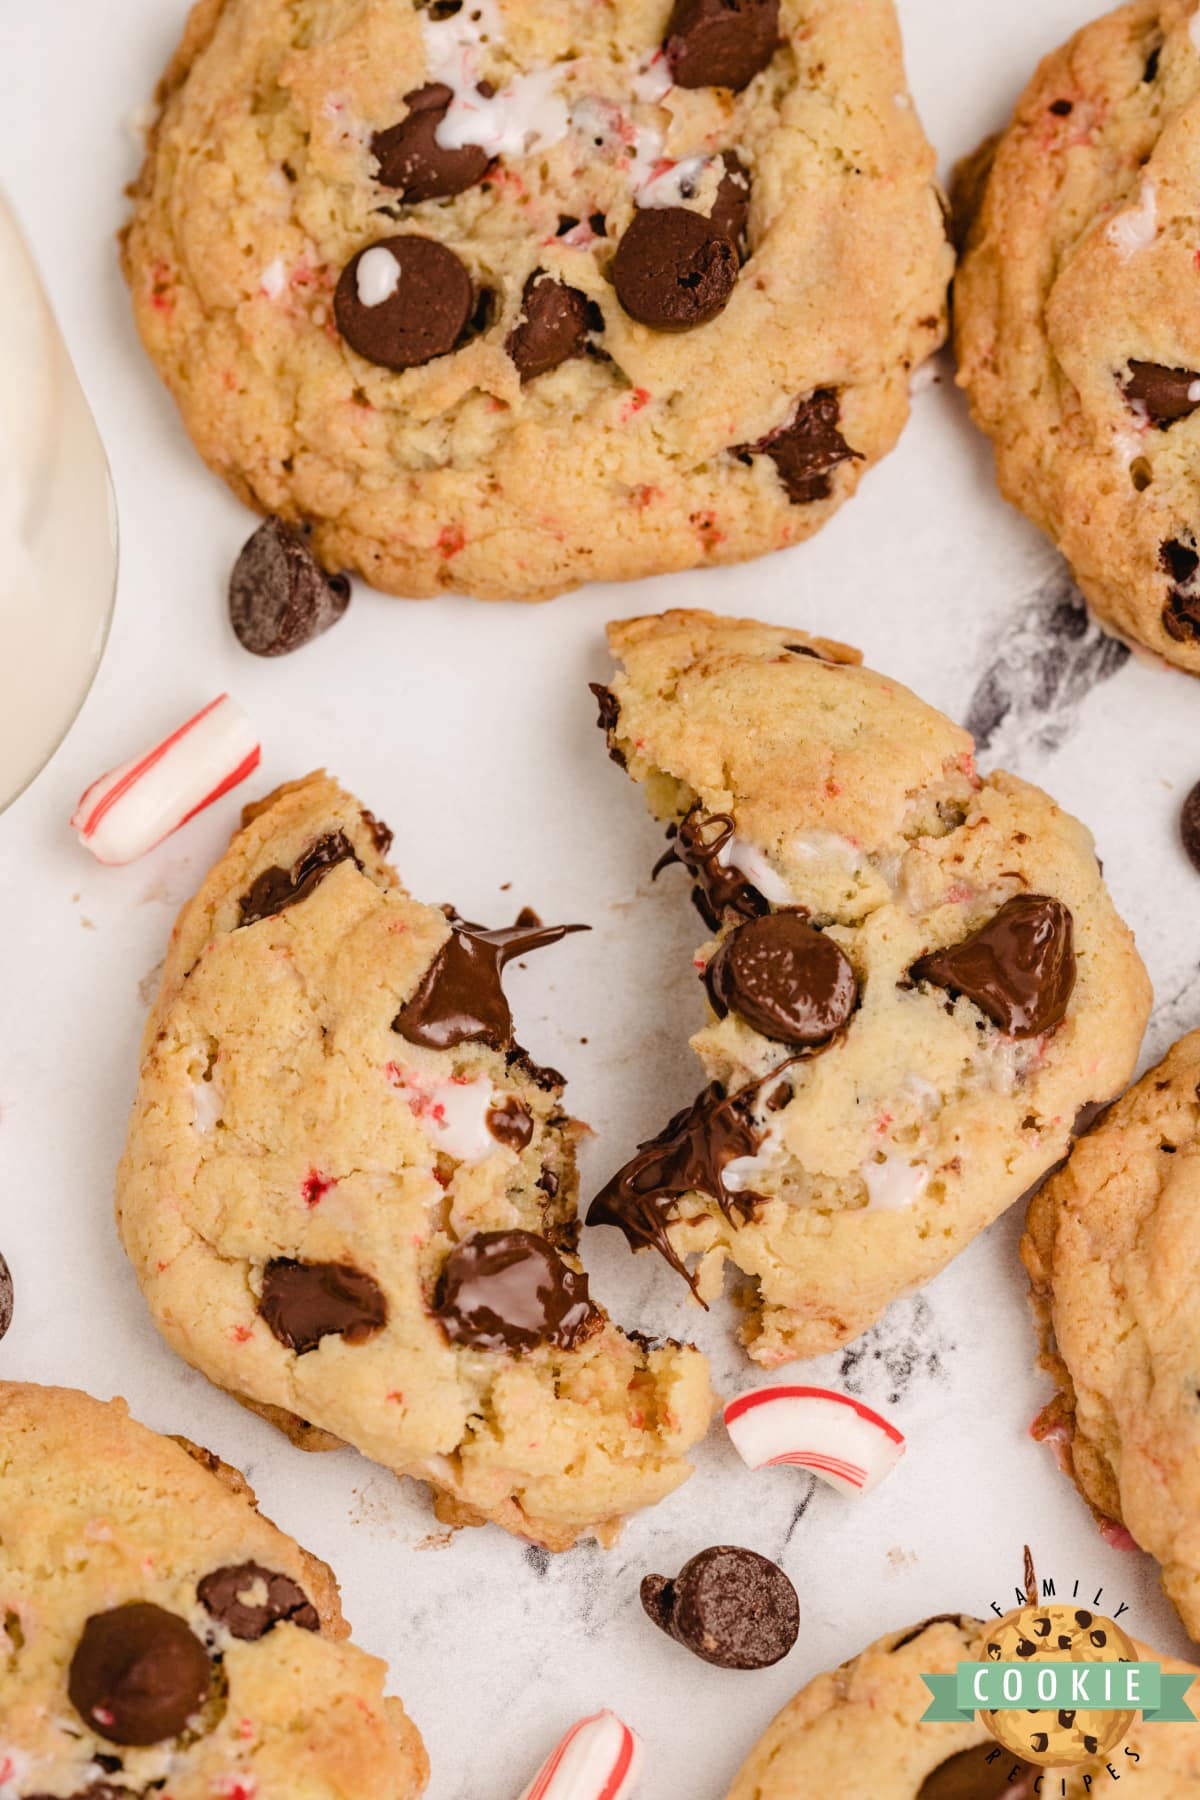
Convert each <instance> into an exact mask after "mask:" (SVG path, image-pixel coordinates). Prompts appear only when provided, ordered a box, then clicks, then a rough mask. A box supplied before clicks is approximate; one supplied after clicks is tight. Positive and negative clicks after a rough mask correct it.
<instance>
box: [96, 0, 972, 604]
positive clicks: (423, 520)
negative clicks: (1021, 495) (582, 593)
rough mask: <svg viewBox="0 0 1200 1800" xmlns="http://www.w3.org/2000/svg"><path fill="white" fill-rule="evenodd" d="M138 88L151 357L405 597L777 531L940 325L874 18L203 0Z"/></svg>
mask: <svg viewBox="0 0 1200 1800" xmlns="http://www.w3.org/2000/svg"><path fill="white" fill-rule="evenodd" d="M158 101H159V112H158V118H157V122H156V124H155V125H154V127H153V129H152V131H151V133H150V138H149V145H148V154H147V158H146V163H145V166H144V168H143V170H142V174H141V178H140V181H139V182H138V184H137V188H136V191H135V195H134V208H133V216H132V219H131V221H130V224H129V226H128V229H127V231H126V233H125V239H124V264H125V271H126V275H127V277H128V281H129V286H130V289H131V292H132V296H133V303H134V310H135V313H136V317H137V322H138V327H139V329H140V331H141V334H142V338H143V341H144V342H145V345H146V348H147V350H148V351H149V353H150V355H151V357H152V358H153V360H154V362H155V363H156V364H157V365H158V368H159V370H160V372H161V373H162V375H163V377H164V379H165V380H166V382H167V384H168V386H169V387H170V389H171V391H172V393H173V394H174V396H175V398H176V400H177V401H178V403H179V406H180V409H181V411H182V413H183V417H184V421H185V423H186V425H187V427H188V429H189V431H190V432H191V434H192V437H193V439H194V440H195V443H196V445H197V448H198V449H199V450H200V452H201V454H202V455H203V456H204V457H205V458H206V460H207V461H208V462H209V463H210V464H211V466H212V467H213V468H214V469H215V470H216V471H217V472H218V473H219V474H221V475H222V476H223V477H224V478H225V479H226V480H227V481H228V482H229V483H230V485H231V486H232V487H233V488H234V490H235V492H237V493H238V494H239V495H240V496H241V497H242V498H243V499H244V500H246V501H247V502H248V503H249V504H250V505H252V506H255V507H257V508H258V509H259V510H260V511H263V512H266V513H270V514H276V515H279V516H281V517H282V518H284V519H285V520H287V521H290V522H293V523H297V524H301V523H302V524H305V525H311V528H312V536H311V543H312V545H313V548H314V550H315V552H316V554H317V555H318V557H319V558H320V560H321V562H322V564H323V565H324V566H325V567H326V568H327V569H329V570H331V571H335V572H336V571H341V570H343V569H346V570H357V571H358V572H360V573H361V574H363V575H364V576H365V577H366V578H367V580H369V581H371V582H373V583H374V584H375V585H376V586H378V587H382V588H386V589H388V590H390V591H392V592H394V593H398V594H409V595H428V594H435V593H437V592H439V591H441V590H443V589H454V590H459V591H465V592H468V593H472V594H478V595H480V596H482V597H484V598H492V599H513V598H516V599H542V598H545V597H547V596H548V595H551V594H555V593H558V592H561V591H562V590H563V589H566V588H570V587H572V586H574V585H576V584H577V583H579V582H581V581H585V580H588V579H591V578H596V579H604V580H612V579H618V578H624V577H629V576H640V575H650V574H654V573H656V572H660V571H663V570H670V569H683V568H690V567H693V566H696V565H706V564H710V563H722V562H733V561H737V560H739V559H742V558H745V557H749V556H757V555H760V554H761V553H763V552H765V551H768V550H772V549H776V548H779V547H781V546H784V545H787V544H793V543H796V542H797V541H798V540H799V539H801V538H805V537H808V536H809V535H811V533H813V532H814V531H816V530H817V529H818V528H819V527H820V526H821V525H822V524H824V522H825V521H826V520H827V519H828V518H829V517H830V516H831V514H832V513H833V512H834V511H835V510H836V508H837V507H838V506H839V505H840V504H841V502H842V501H843V500H844V499H845V498H846V497H847V496H848V495H849V494H850V493H852V492H853V490H854V488H855V487H856V486H857V484H858V482H859V480H860V478H861V477H862V475H863V474H864V473H865V471H866V470H867V469H869V468H870V467H871V466H872V464H873V463H875V462H876V461H878V459H879V458H880V457H881V456H883V455H885V454H886V452H887V451H888V450H890V449H891V447H892V446H893V444H894V443H895V441H896V438H897V436H898V435H899V433H900V430H901V428H902V427H903V424H904V421H905V419H906V417H907V414H908V384H909V377H910V374H911V372H912V370H913V369H914V368H915V367H916V366H917V364H918V363H920V362H921V361H922V360H923V359H924V358H925V357H927V356H928V355H929V354H930V353H931V352H932V351H933V350H935V349H936V348H937V346H938V345H939V344H940V343H941V341H942V339H943V337H944V335H945V294H946V286H947V282H948V280H949V276H950V272H951V269H952V266H953V256H952V252H951V250H950V247H949V245H948V243H947V242H946V238H945V234H944V231H943V225H942V215H941V211H940V207H939V196H938V192H937V189H936V185H935V175H934V158H933V153H932V151H931V149H930V147H929V145H928V143H927V142H926V140H925V137H924V134H923V132H922V129H921V126H920V123H919V120H918V118H917V115H916V112H915V110H914V108H913V105H912V102H911V100H910V97H909V94H908V90H907V85H906V81H905V75H904V67H903V58H902V53H901V45H900V33H899V27H898V24H897V20H896V16H895V12H894V9H893V6H892V3H891V0H859V3H858V4H856V5H854V6H853V7H849V8H847V7H846V6H845V5H844V3H843V0H807V3H806V4H805V5H803V6H801V5H799V4H798V0H737V4H734V5H731V4H727V3H724V0H723V3H722V4H713V3H712V0H674V4H673V3H672V0H654V3H653V4H651V5H646V4H640V3H639V4H636V5H635V4H633V3H632V0H621V4H619V5H617V6H612V7H604V8H597V7H595V6H594V5H592V4H591V0H563V3H562V4H560V5H558V6H554V7H546V6H540V7H539V6H535V5H531V4H529V3H528V0H396V3H395V4H394V5H378V4H375V5H372V4H367V0H350V3H348V4H344V5H339V6H337V7H332V8H331V7H329V6H326V5H321V4H318V0H294V3H293V4H290V5H288V6H286V7H285V6H282V5H281V4H279V0H199V4H197V5H196V6H195V7H194V9H193V12H192V15H191V18H190V20H189V22H188V26H187V29H186V32H185V34H184V38H183V42H182V44H181V45H180V47H179V49H178V51H177V52H176V54H175V56H174V58H173V60H172V62H171V64H170V67H169V68H168V70H167V72H166V74H165V76H164V78H163V81H162V83H161V86H160V90H159V95H158ZM548 471H550V477H549V479H548V478H547V472H548Z"/></svg>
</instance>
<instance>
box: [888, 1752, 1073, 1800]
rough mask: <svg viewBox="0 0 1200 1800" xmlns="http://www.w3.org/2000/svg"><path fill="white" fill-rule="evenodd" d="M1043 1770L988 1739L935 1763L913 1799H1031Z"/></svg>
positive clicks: (1032, 1799)
mask: <svg viewBox="0 0 1200 1800" xmlns="http://www.w3.org/2000/svg"><path fill="white" fill-rule="evenodd" d="M1045 1773H1046V1771H1045V1769H1037V1768H1034V1767H1033V1765H1032V1764H1031V1763H1027V1762H1022V1761H1021V1760H1020V1758H1014V1757H1013V1754H1012V1751H1011V1750H1005V1749H1003V1748H1002V1747H1001V1746H1000V1745H999V1744H996V1743H993V1742H992V1740H991V1739H990V1738H989V1739H988V1741H987V1742H986V1743H984V1744H974V1745H973V1746H972V1747H971V1749H970V1750H959V1751H958V1752H957V1753H956V1754H955V1755H954V1756H948V1757H947V1758H946V1760H945V1762H941V1763H939V1764H938V1766H937V1768H936V1769H934V1770H932V1771H931V1772H930V1773H929V1774H928V1775H927V1776H926V1777H925V1779H924V1781H923V1782H922V1783H921V1785H920V1787H919V1788H918V1789H917V1795H916V1800H1034V1796H1035V1794H1036V1792H1037V1789H1036V1787H1035V1786H1034V1783H1035V1782H1036V1781H1037V1780H1038V1779H1039V1777H1041V1776H1043V1775H1044V1774H1045Z"/></svg>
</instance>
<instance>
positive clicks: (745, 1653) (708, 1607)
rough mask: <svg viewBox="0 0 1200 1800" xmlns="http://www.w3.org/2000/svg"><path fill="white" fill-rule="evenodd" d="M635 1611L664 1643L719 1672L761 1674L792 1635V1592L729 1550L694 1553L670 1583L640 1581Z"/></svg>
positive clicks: (779, 1575) (773, 1567) (782, 1579)
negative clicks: (681, 1648)
mask: <svg viewBox="0 0 1200 1800" xmlns="http://www.w3.org/2000/svg"><path fill="white" fill-rule="evenodd" d="M641 1598H642V1606H643V1607H644V1608H645V1611H646V1613H647V1615H648V1616H649V1617H650V1618H651V1619H652V1620H653V1621H654V1623H655V1624H656V1625H657V1626H658V1627H659V1629H660V1631H665V1632H666V1633H667V1634H668V1636H670V1637H673V1638H674V1639H675V1640H676V1642H677V1643H680V1644H682V1645H683V1646H684V1648H685V1649H687V1650H690V1651H692V1653H693V1654H694V1655H695V1656H699V1657H701V1658H702V1659H703V1661H704V1662H708V1663H715V1664H716V1666H717V1667H718V1668H719V1669H767V1668H770V1667H771V1665H772V1664H773V1663H777V1662H780V1661H782V1659H783V1658H784V1657H785V1656H786V1655H787V1654H788V1651H789V1650H790V1649H791V1648H792V1646H793V1645H794V1644H795V1642H796V1639H797V1637H798V1636H799V1634H800V1602H799V1600H798V1599H797V1597H796V1590H795V1588H794V1587H793V1586H792V1584H791V1582H790V1581H789V1580H788V1578H787V1576H786V1575H785V1574H784V1572H783V1570H782V1569H781V1568H779V1566H778V1565H777V1564H776V1563H773V1562H769V1561H768V1560H767V1558H766V1557H765V1556H759V1555H758V1553H757V1552H756V1551H754V1550H741V1549H738V1548H737V1547H736V1546H735V1545H732V1544H720V1545H716V1546H715V1547H714V1548H713V1549H711V1550H702V1551H701V1552H700V1554H699V1555H698V1556H693V1557H692V1558H691V1560H690V1562H686V1563H685V1564H684V1566H683V1568H682V1569H681V1570H680V1571H679V1574H678V1575H677V1576H676V1577H675V1579H674V1581H668V1580H667V1579H666V1578H665V1577H664V1576H662V1575H646V1576H644V1577H643V1579H642V1588H641Z"/></svg>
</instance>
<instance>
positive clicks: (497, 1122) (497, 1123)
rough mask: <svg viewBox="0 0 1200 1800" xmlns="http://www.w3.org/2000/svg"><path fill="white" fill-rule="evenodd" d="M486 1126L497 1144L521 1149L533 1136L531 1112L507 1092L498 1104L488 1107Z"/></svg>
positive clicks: (511, 1148) (510, 1148)
mask: <svg viewBox="0 0 1200 1800" xmlns="http://www.w3.org/2000/svg"><path fill="white" fill-rule="evenodd" d="M487 1128H488V1130H489V1131H490V1132H491V1134H492V1136H493V1137H494V1138H495V1140H496V1142H497V1143H498V1144H504V1145H505V1146H506V1147H507V1148H508V1149H509V1150H523V1149H524V1148H525V1146H526V1144H527V1143H528V1142H529V1140H530V1138H532V1136H533V1114H532V1113H531V1112H530V1110H529V1108H528V1107H527V1106H526V1105H525V1104H524V1102H523V1101H521V1100H518V1099H517V1098H516V1096H515V1095H514V1094H508V1095H506V1097H505V1098H504V1099H503V1100H502V1101H501V1102H500V1104H499V1105H492V1106H489V1107H488V1111H487Z"/></svg>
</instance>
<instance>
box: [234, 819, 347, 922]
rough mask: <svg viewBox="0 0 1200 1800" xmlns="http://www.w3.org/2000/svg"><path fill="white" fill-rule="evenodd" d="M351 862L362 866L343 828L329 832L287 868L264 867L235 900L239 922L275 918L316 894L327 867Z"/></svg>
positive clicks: (330, 867) (332, 867)
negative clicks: (239, 897) (276, 915)
mask: <svg viewBox="0 0 1200 1800" xmlns="http://www.w3.org/2000/svg"><path fill="white" fill-rule="evenodd" d="M343 862H352V863H353V864H354V865H355V867H356V868H360V869H361V867H362V864H361V863H360V862H359V860H358V858H357V856H355V854H354V845H353V844H352V843H351V842H350V839H349V838H348V837H347V836H346V834H345V832H343V831H331V832H330V833H329V835H328V836H327V837H323V838H319V839H318V840H317V842H316V843H315V844H313V845H312V846H311V848H310V849H308V850H306V851H305V852H304V855H303V856H301V857H300V858H299V859H298V860H297V861H296V863H295V864H294V865H293V866H292V868H291V869H290V870H289V869H281V868H279V867H275V868H271V869H264V870H263V872H262V874H261V875H256V876H255V878H254V880H253V881H252V882H251V884H250V887H249V888H248V890H247V891H246V893H244V894H243V895H242V897H241V899H240V900H239V901H238V909H239V912H240V914H241V917H240V920H239V924H240V925H255V924H257V923H258V921H259V920H260V919H271V918H274V916H275V914H276V913H281V912H285V911H286V910H287V908H288V907H289V906H298V905H299V904H300V902H301V901H302V900H307V899H308V897H309V895H310V894H312V893H315V891H316V889H317V888H318V887H320V885H321V883H322V882H323V881H324V879H325V877H326V875H328V873H329V871H330V869H335V868H336V867H337V865H338V864H339V863H343Z"/></svg>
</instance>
